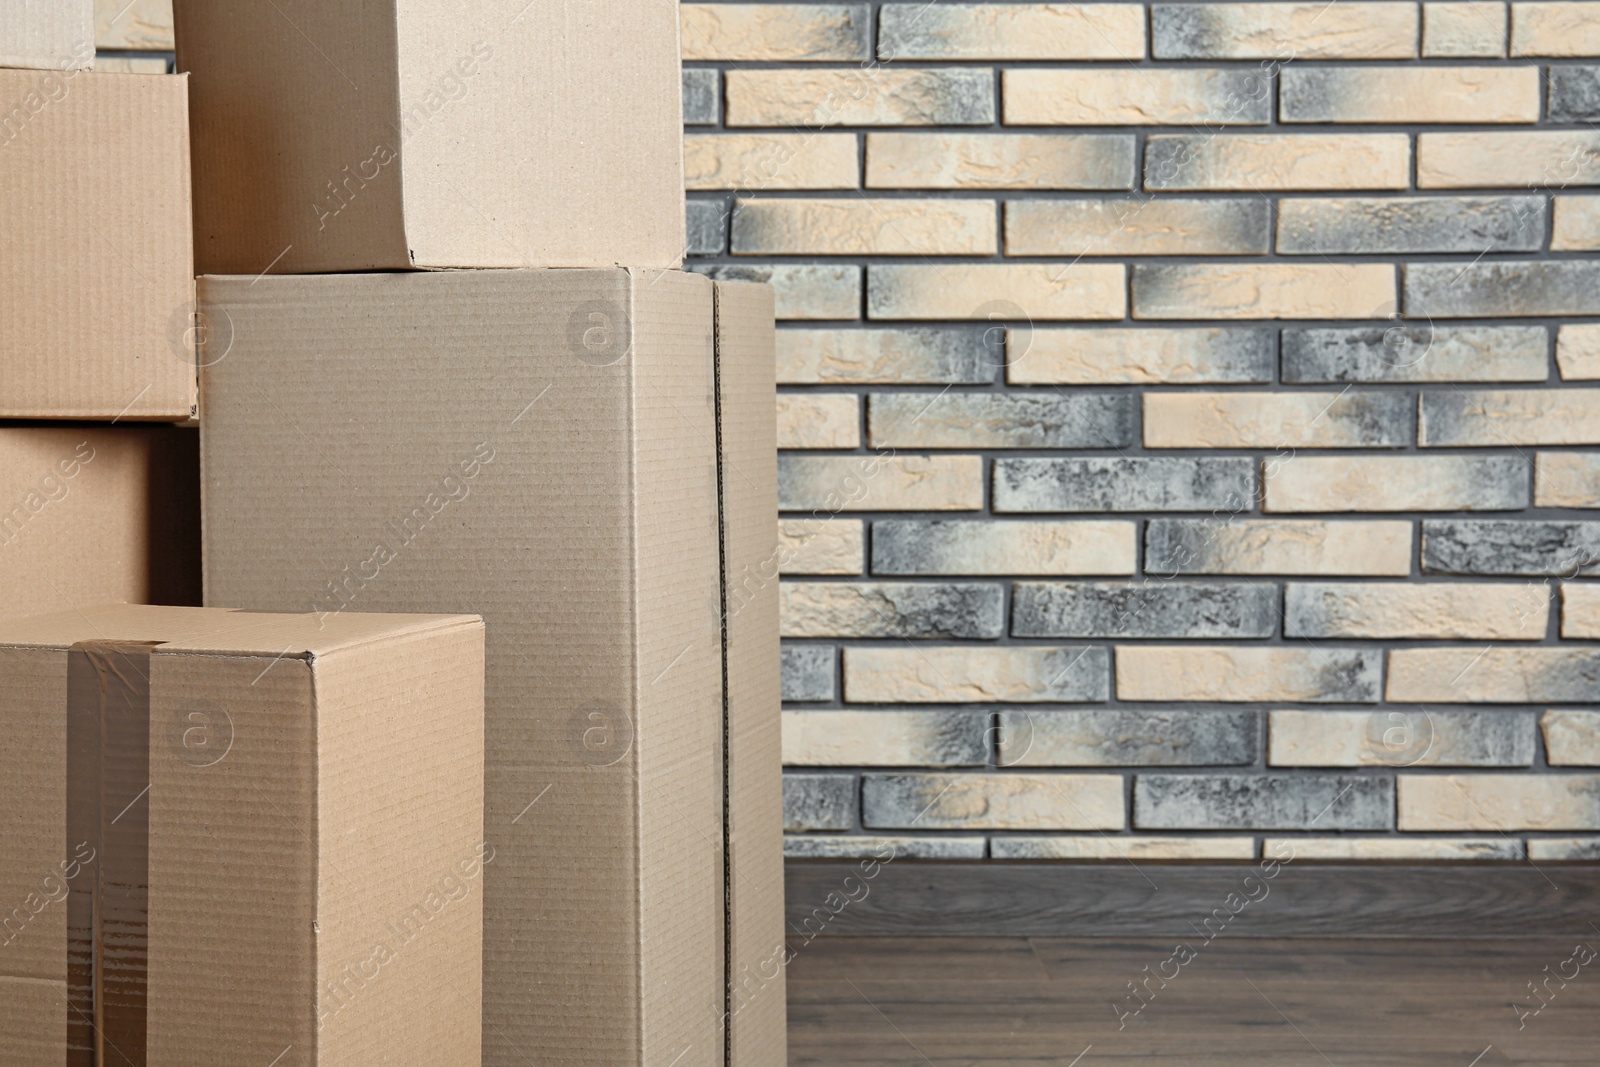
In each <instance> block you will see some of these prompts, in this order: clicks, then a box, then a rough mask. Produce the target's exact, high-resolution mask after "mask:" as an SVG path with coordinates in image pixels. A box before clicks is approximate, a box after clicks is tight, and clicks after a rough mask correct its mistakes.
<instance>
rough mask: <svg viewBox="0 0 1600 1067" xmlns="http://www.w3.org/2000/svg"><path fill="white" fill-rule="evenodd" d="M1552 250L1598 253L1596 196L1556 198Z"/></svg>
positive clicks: (1599, 203)
mask: <svg viewBox="0 0 1600 1067" xmlns="http://www.w3.org/2000/svg"><path fill="white" fill-rule="evenodd" d="M1550 248H1551V250H1552V251H1555V252H1600V196H1558V197H1556V223H1555V230H1554V231H1553V232H1552V233H1551V235H1550Z"/></svg>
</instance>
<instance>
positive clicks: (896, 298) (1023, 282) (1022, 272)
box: [867, 263, 1127, 322]
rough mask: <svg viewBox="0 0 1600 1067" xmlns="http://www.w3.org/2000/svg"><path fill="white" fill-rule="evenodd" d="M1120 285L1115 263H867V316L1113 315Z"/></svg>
mask: <svg viewBox="0 0 1600 1067" xmlns="http://www.w3.org/2000/svg"><path fill="white" fill-rule="evenodd" d="M1126 312H1127V286H1126V282H1125V276H1124V274H1123V268H1122V266H1121V265H1120V264H1117V265H1113V264H1104V265H1101V264H1083V263H1077V264H1067V263H1028V264H1022V263H971V264H967V263H963V264H951V265H948V266H922V265H903V266H902V265H899V264H885V265H881V266H880V265H877V264H874V265H873V266H871V267H870V268H868V273H867V315H868V317H869V318H874V319H986V320H990V321H1033V322H1040V321H1044V320H1047V319H1074V320H1094V319H1120V318H1122V317H1123V315H1124V314H1125V313H1126Z"/></svg>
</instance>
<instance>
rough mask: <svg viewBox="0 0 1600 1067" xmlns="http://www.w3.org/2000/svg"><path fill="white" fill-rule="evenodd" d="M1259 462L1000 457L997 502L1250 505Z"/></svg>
mask: <svg viewBox="0 0 1600 1067" xmlns="http://www.w3.org/2000/svg"><path fill="white" fill-rule="evenodd" d="M1255 497H1256V463H1255V461H1254V460H1251V459H1244V458H1233V457H1229V458H1218V459H1210V458H1204V459H1190V458H1178V457H1172V458H1166V457H1162V458H1156V459H1142V458H1105V459H1000V460H996V461H995V465H994V509H995V510H996V511H999V512H1008V511H1009V512H1024V511H1060V512H1079V511H1212V510H1214V509H1224V510H1229V511H1240V510H1247V509H1248V508H1249V507H1250V506H1251V503H1252V502H1253V501H1254V500H1255Z"/></svg>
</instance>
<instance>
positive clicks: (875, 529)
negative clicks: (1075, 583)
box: [872, 519, 1138, 577]
mask: <svg viewBox="0 0 1600 1067" xmlns="http://www.w3.org/2000/svg"><path fill="white" fill-rule="evenodd" d="M1137 557H1138V526H1137V525H1136V524H1135V523H1133V522H1131V521H1127V520H1114V519H1100V520H1094V519H1089V520H1082V521H1072V520H1067V521H1052V520H1034V521H999V522H995V521H981V522H946V521H940V520H926V519H912V520H905V521H900V520H892V519H886V520H883V521H880V522H876V523H873V525H872V569H873V571H874V573H877V574H930V575H931V574H958V575H964V576H968V577H970V576H973V575H980V574H997V575H999V574H1039V575H1045V574H1094V575H1112V574H1132V573H1134V570H1135V568H1136V566H1137V564H1138V558H1137Z"/></svg>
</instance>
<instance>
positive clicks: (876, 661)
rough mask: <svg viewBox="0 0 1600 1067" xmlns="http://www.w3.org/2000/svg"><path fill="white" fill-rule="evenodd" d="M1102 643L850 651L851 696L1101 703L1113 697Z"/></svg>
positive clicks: (870, 700) (897, 700) (872, 700)
mask: <svg viewBox="0 0 1600 1067" xmlns="http://www.w3.org/2000/svg"><path fill="white" fill-rule="evenodd" d="M1107 660H1108V656H1107V655H1106V651H1105V649H1101V648H1073V647H1059V646H1056V647H1048V648H1034V647H1028V646H1024V645H1004V646H986V647H985V646H970V645H969V646H961V645H946V646H923V645H915V646H910V647H887V648H883V647H873V648H846V649H845V650H844V698H845V700H847V701H849V702H850V703H852V704H982V703H999V704H1016V703H1025V704H1031V703H1050V702H1082V701H1102V700H1105V699H1107V698H1108V697H1109V696H1110V686H1109V667H1108V663H1107Z"/></svg>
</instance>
